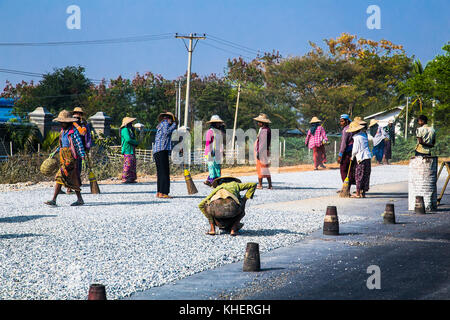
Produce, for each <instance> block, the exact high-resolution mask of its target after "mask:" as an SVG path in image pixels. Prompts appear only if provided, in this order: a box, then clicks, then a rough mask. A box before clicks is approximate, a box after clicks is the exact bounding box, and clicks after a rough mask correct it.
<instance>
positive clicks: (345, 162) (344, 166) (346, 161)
mask: <svg viewBox="0 0 450 320" xmlns="http://www.w3.org/2000/svg"><path fill="white" fill-rule="evenodd" d="M350 159H351V155H350V153H344V155H343V156H342V159H341V164H340V165H339V170H340V172H341V179H342V182H344V181H345V178H347V174H348V168H349V166H350ZM355 168H356V164H355V161H352V167H351V168H350V174H349V180H350V182H349V183H350V185H352V184H355Z"/></svg>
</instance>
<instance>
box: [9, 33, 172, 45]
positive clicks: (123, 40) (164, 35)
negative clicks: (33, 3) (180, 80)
mask: <svg viewBox="0 0 450 320" xmlns="http://www.w3.org/2000/svg"><path fill="white" fill-rule="evenodd" d="M172 37H173V34H172V33H162V34H156V35H143V36H133V37H122V38H112V39H100V40H82V41H53V42H0V46H2V47H20V46H21V47H42V46H73V45H91V44H115V43H130V42H145V41H153V40H165V39H171V38H172Z"/></svg>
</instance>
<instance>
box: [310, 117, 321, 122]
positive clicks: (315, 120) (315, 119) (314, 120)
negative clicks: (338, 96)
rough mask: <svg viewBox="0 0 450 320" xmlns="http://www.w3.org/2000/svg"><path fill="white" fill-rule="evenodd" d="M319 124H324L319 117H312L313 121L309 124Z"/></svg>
mask: <svg viewBox="0 0 450 320" xmlns="http://www.w3.org/2000/svg"><path fill="white" fill-rule="evenodd" d="M317 122H322V120H320V119H319V118H317V117H312V119H311V121H310V122H309V123H317Z"/></svg>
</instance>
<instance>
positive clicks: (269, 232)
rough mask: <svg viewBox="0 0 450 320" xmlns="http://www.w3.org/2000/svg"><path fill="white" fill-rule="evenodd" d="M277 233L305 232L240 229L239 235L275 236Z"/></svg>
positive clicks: (298, 233)
mask: <svg viewBox="0 0 450 320" xmlns="http://www.w3.org/2000/svg"><path fill="white" fill-rule="evenodd" d="M277 234H297V235H300V236H305V235H306V233H301V232H294V231H290V230H286V229H261V230H241V231H239V236H242V237H255V236H269V237H270V236H275V235H277Z"/></svg>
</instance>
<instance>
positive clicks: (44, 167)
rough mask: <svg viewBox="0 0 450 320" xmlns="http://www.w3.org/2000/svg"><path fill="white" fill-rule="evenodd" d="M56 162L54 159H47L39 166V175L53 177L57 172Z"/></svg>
mask: <svg viewBox="0 0 450 320" xmlns="http://www.w3.org/2000/svg"><path fill="white" fill-rule="evenodd" d="M58 167H59V166H58V161H57V160H56V159H54V158H47V159H45V160H44V162H42V164H41V173H42V174H43V175H45V176H52V175H55V174H56V172H57V171H58Z"/></svg>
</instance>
